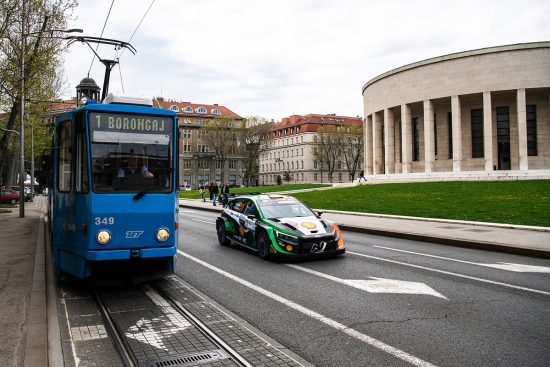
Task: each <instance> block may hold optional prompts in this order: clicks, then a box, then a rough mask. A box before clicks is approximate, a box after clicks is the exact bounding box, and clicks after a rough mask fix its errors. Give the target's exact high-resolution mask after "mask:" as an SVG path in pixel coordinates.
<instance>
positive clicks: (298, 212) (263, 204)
mask: <svg viewBox="0 0 550 367" xmlns="http://www.w3.org/2000/svg"><path fill="white" fill-rule="evenodd" d="M258 206H259V207H260V210H261V211H262V213H263V215H264V216H265V217H266V218H270V219H271V218H295V217H311V216H315V214H314V213H313V212H312V211H311V210H310V209H309V208H308V207H307V206H305V205H304V204H302V203H301V202H299V201H298V200H290V199H275V200H273V199H271V200H259V201H258Z"/></svg>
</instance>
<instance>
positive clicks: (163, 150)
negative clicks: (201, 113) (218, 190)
mask: <svg viewBox="0 0 550 367" xmlns="http://www.w3.org/2000/svg"><path fill="white" fill-rule="evenodd" d="M88 123H89V128H90V151H91V167H92V187H93V190H94V192H97V193H114V192H121V193H122V192H140V191H142V190H145V189H146V190H147V191H148V192H171V191H172V185H173V182H172V181H173V176H174V175H173V164H172V156H173V149H172V146H173V144H172V139H173V133H172V131H173V129H174V125H173V124H174V122H173V119H171V118H169V117H164V116H144V115H130V114H120V113H111V112H90V114H89V117H88Z"/></svg>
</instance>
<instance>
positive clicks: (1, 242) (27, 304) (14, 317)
mask: <svg viewBox="0 0 550 367" xmlns="http://www.w3.org/2000/svg"><path fill="white" fill-rule="evenodd" d="M8 210H10V212H8V213H0V310H2V311H1V312H2V313H1V315H2V316H1V317H0V330H2V333H0V366H39V365H47V360H48V356H47V333H46V331H47V328H46V321H47V320H46V293H45V285H46V283H45V268H44V265H45V256H44V243H43V241H41V236H42V237H43V233H42V231H41V229H40V227H41V226H40V213H41V209H40V207H39V201H38V200H35V202H28V203H25V217H24V218H20V217H19V207H14V208H11V209H8ZM42 240H43V238H42Z"/></svg>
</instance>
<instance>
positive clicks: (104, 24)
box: [88, 0, 115, 77]
mask: <svg viewBox="0 0 550 367" xmlns="http://www.w3.org/2000/svg"><path fill="white" fill-rule="evenodd" d="M114 4H115V0H113V1H112V2H111V6H110V7H109V12H108V13H107V17H106V18H105V23H103V29H102V30H101V35H100V36H99V38H102V37H103V32H105V27H106V26H107V21H108V20H109V16H110V15H111V10H112V9H113V5H114ZM98 47H99V43H98V44H97V45H96V46H95V53H94V55H93V56H92V62H91V63H90V69H88V77H90V71H92V66H93V65H94V60H95V58H96V56H95V55H96V54H97V49H98Z"/></svg>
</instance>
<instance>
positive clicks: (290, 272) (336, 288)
mask: <svg viewBox="0 0 550 367" xmlns="http://www.w3.org/2000/svg"><path fill="white" fill-rule="evenodd" d="M216 217H217V214H215V213H209V212H204V211H197V210H183V209H182V210H181V211H180V228H181V230H180V238H179V249H180V256H179V257H178V266H177V273H178V275H180V276H181V277H182V278H183V279H184V280H185V281H187V282H189V283H190V284H191V285H193V286H194V287H196V288H198V289H199V290H200V291H202V292H203V293H205V294H206V295H207V296H209V297H210V298H212V299H214V300H215V301H217V302H218V303H220V304H221V305H223V306H224V307H226V308H227V309H229V310H230V311H232V312H234V313H235V314H237V315H239V316H240V317H242V318H243V319H245V320H247V321H248V322H249V323H251V324H252V325H254V326H255V327H257V328H258V329H260V330H262V331H263V332H264V333H266V334H267V335H269V336H270V337H272V338H273V339H275V340H276V341H278V342H280V343H281V344H283V345H284V346H286V347H288V348H289V349H291V350H292V351H293V352H295V353H297V354H298V355H300V356H301V357H303V358H304V359H306V360H307V361H309V362H311V363H312V364H314V365H316V366H402V365H403V366H410V365H418V366H430V365H435V366H548V365H550V348H548V346H549V345H550V261H549V260H542V259H534V258H528V257H521V256H516V255H507V254H502V253H492V252H484V251H478V250H470V249H462V248H454V247H445V246H441V245H435V244H429V243H423V242H414V241H407V240H399V239H391V238H385V237H378V236H370V235H362V234H354V233H350V232H344V238H345V240H346V244H347V253H346V254H345V255H344V256H342V257H340V258H338V259H330V260H322V261H307V262H300V263H292V264H286V263H281V262H266V261H263V260H261V259H260V258H258V257H257V256H256V255H255V254H254V253H253V252H251V251H248V250H245V249H242V248H238V247H222V246H220V245H219V244H218V242H217V239H216V231H215V225H214V223H215V219H216Z"/></svg>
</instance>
